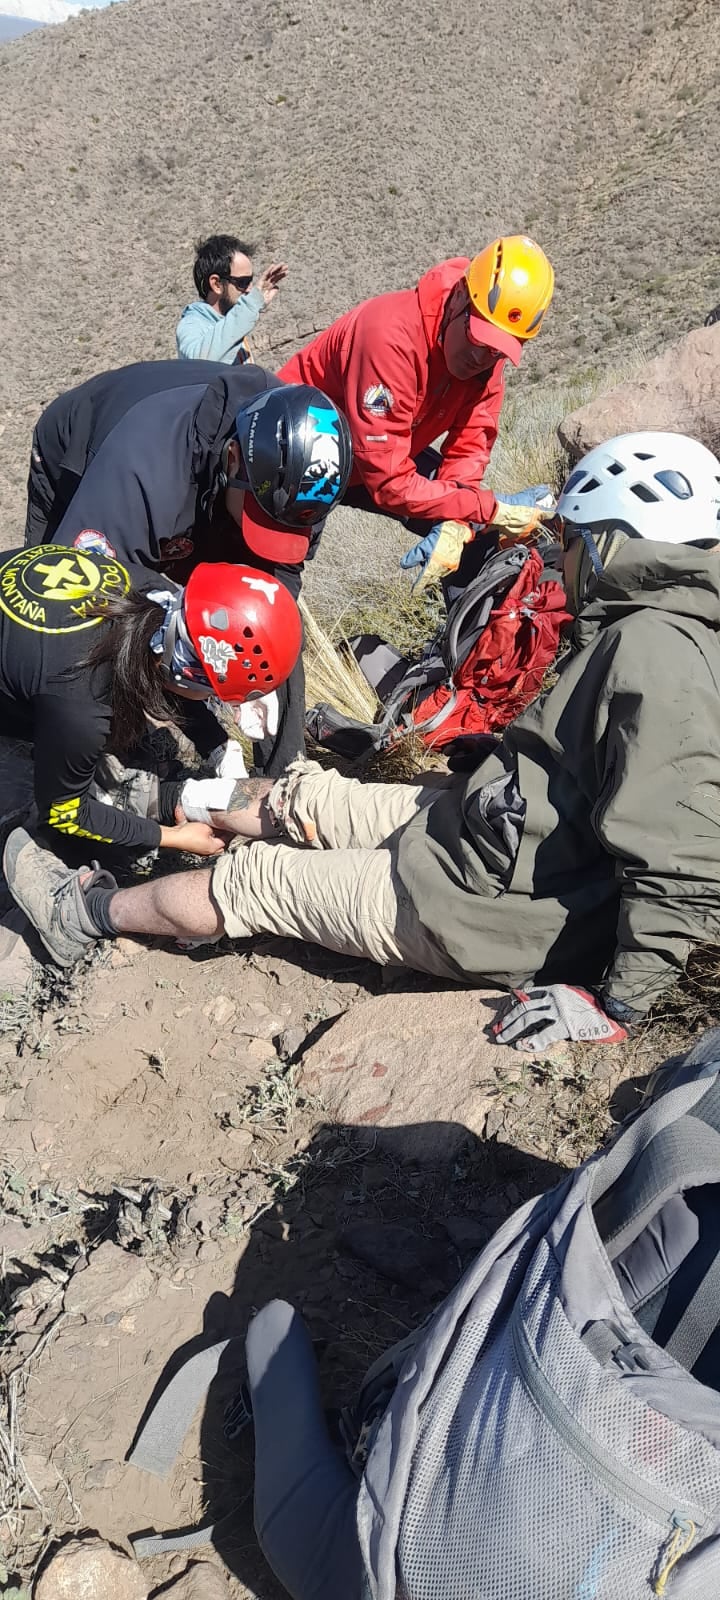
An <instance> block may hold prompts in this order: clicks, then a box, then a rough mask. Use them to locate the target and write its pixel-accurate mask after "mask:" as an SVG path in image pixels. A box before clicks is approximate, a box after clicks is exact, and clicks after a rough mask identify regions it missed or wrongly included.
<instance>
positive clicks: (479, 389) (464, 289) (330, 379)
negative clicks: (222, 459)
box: [278, 235, 554, 570]
mask: <svg viewBox="0 0 720 1600" xmlns="http://www.w3.org/2000/svg"><path fill="white" fill-rule="evenodd" d="M553 283H554V276H553V269H552V267H551V265H550V263H549V261H548V259H547V257H546V256H545V254H544V252H543V251H542V250H541V249H540V247H539V245H537V244H535V243H534V242H533V240H532V239H528V238H525V237H524V236H521V235H514V236H511V237H507V238H502V239H496V240H495V241H494V242H493V243H492V244H490V245H488V246H487V248H486V249H485V250H483V251H482V252H481V254H480V255H477V256H475V258H474V259H473V260H472V261H470V260H468V258H467V257H466V256H457V257H454V258H453V259H452V260H450V261H443V262H441V263H440V265H439V266H437V267H432V268H431V270H430V271H429V272H426V273H425V274H424V275H423V277H422V278H421V279H420V281H419V283H418V284H417V285H416V287H415V288H414V289H403V290H400V292H399V293H397V294H384V295H378V296H377V297H376V298H375V299H372V300H365V301H364V302H363V303H362V304H361V305H359V306H356V307H355V309H354V310H353V311H348V312H346V314H345V316H343V317H340V318H339V319H338V321H337V322H334V323H333V324H332V326H331V327H329V328H327V329H326V330H325V332H324V333H321V334H319V335H318V337H317V338H316V339H313V341H312V342H311V343H310V344H309V345H306V346H305V348H304V349H303V350H301V351H299V353H298V354H297V355H296V356H293V357H292V359H291V360H290V361H288V362H287V363H286V365H285V366H284V367H282V368H281V369H280V372H279V374H278V376H279V377H281V378H282V379H283V380H284V381H285V382H286V383H313V384H317V385H318V386H320V387H321V388H323V389H324V390H325V392H326V393H327V394H328V395H329V396H330V398H331V399H332V400H333V402H334V404H335V405H337V406H341V407H342V409H343V410H344V412H345V415H346V416H347V418H348V421H349V424H350V431H351V435H352V442H353V453H354V462H355V467H354V472H353V477H352V478H351V486H352V485H353V484H355V485H358V484H360V485H362V486H364V489H365V490H366V491H367V494H368V495H369V497H370V502H371V504H372V505H373V506H374V507H375V508H376V509H377V510H379V511H384V512H386V513H387V514H388V515H390V516H394V517H399V518H401V519H403V520H405V521H408V522H415V521H416V520H417V519H420V520H421V521H424V522H425V523H427V524H438V523H442V522H445V521H446V520H447V519H452V520H453V521H455V522H460V523H463V524H470V523H480V524H483V525H486V524H493V525H495V526H498V527H501V528H503V529H505V531H506V533H507V534H509V535H510V537H511V538H517V537H521V536H522V535H524V534H527V533H528V532H531V531H532V530H533V528H534V527H536V526H537V524H538V522H539V521H540V520H541V513H540V511H538V510H537V509H536V508H535V507H528V506H523V505H516V504H513V505H507V504H505V503H503V502H499V501H498V500H497V499H496V497H495V495H494V494H493V492H492V490H491V489H487V488H484V487H483V482H482V479H483V473H484V471H485V468H486V467H487V464H488V461H489V459H490V452H491V450H492V447H493V444H494V442H495V438H496V435H497V427H498V418H499V415H500V409H501V406H502V402H503V393H504V377H503V371H504V366H505V362H506V361H511V362H512V364H513V365H514V366H517V365H518V364H519V361H520V358H521V355H522V350H523V344H524V342H525V341H526V340H528V339H534V338H535V336H536V335H537V333H538V332H539V330H540V327H541V325H542V320H543V316H544V313H545V311H546V310H547V307H548V305H549V303H550V300H551V297H552V292H553ZM443 433H444V434H445V439H444V442H443V444H442V446H441V450H440V461H439V465H437V470H436V472H435V475H434V477H433V478H432V479H431V478H428V477H427V476H425V475H424V472H423V470H422V468H423V466H425V467H426V470H427V463H426V462H423V461H422V460H420V459H419V458H421V457H422V454H423V452H425V451H427V449H428V447H429V446H430V445H431V444H432V443H433V441H434V440H435V439H437V438H438V436H439V435H440V434H443ZM346 498H348V499H349V501H350V503H356V504H357V503H360V501H359V500H358V499H357V498H355V497H354V496H353V493H352V487H351V490H350V493H349V495H348V496H347V497H346ZM422 531H427V530H426V529H424V530H422ZM467 537H468V539H469V538H471V537H472V530H471V529H470V528H469V527H468V528H467ZM461 553H462V544H461V545H460V554H461ZM456 565H457V563H456ZM446 570H452V569H450V568H448V569H446Z"/></svg>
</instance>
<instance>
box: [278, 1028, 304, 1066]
mask: <svg viewBox="0 0 720 1600" xmlns="http://www.w3.org/2000/svg"><path fill="white" fill-rule="evenodd" d="M306 1039H307V1029H306V1028H299V1027H294V1028H284V1029H283V1032H282V1033H281V1035H280V1052H281V1054H282V1055H283V1056H284V1057H285V1059H286V1061H292V1060H293V1058H294V1057H295V1056H297V1055H299V1054H300V1051H301V1050H302V1047H303V1045H304V1043H305V1040H306Z"/></svg>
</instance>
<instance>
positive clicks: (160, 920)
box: [110, 871, 224, 939]
mask: <svg viewBox="0 0 720 1600" xmlns="http://www.w3.org/2000/svg"><path fill="white" fill-rule="evenodd" d="M211 878H212V873H211V872H201V871H198V872H176V873H174V874H173V876H172V877H170V878H155V879H153V880H152V881H151V882H150V883H143V884H140V885H138V887H137V889H118V892H117V894H114V895H113V897H112V900H111V901H110V916H111V918H112V922H113V926H114V927H115V928H116V929H117V931H118V933H147V934H155V935H157V936H159V937H161V938H174V939H203V938H208V937H213V936H216V935H218V934H221V933H222V932H223V928H224V923H223V919H222V917H221V915H220V913H219V911H218V910H217V907H216V905H215V902H214V900H213V898H212V895H211V893H210V880H211Z"/></svg>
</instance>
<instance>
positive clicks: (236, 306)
mask: <svg viewBox="0 0 720 1600" xmlns="http://www.w3.org/2000/svg"><path fill="white" fill-rule="evenodd" d="M252 248H253V247H252V245H248V244H244V243H243V241H242V239H236V238H235V237H234V236H233V235H232V234H229V233H214V234H212V235H211V237H210V238H209V239H204V240H201V242H200V243H199V244H198V246H197V254H196V257H195V265H194V267H193V277H194V279H195V287H196V289H197V292H198V294H199V295H200V297H201V298H200V299H199V300H193V302H192V304H191V305H189V306H186V307H185V310H184V311H183V314H182V316H181V318H180V321H179V323H178V325H177V329H176V334H175V337H176V340H177V352H178V355H179V357H180V359H181V360H183V361H193V360H195V361H198V360H200V361H224V362H225V363H226V364H227V365H228V366H232V365H233V364H234V363H235V362H239V363H242V362H243V361H249V360H250V359H251V357H250V351H249V350H248V347H247V344H246V338H247V335H248V334H249V333H252V330H253V328H254V327H255V324H256V322H257V320H258V317H259V316H260V314H261V312H263V311H265V310H266V309H267V307H268V306H269V305H270V304H271V303H272V301H273V300H274V299H275V296H276V294H277V292H278V289H279V288H280V285H281V283H282V281H283V279H284V278H285V277H286V276H287V267H286V266H285V265H284V263H283V262H276V263H274V265H272V266H270V267H267V268H266V270H265V271H264V273H263V275H262V277H261V279H260V281H259V283H258V285H257V287H256V288H255V287H253V266H252V261H251V259H250V257H251V254H252Z"/></svg>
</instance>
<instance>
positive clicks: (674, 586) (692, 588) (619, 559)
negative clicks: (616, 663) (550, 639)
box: [573, 539, 720, 645]
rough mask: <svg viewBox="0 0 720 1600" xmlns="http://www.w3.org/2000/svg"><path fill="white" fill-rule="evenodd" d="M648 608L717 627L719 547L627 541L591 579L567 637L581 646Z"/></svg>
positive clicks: (719, 620) (719, 616) (719, 611)
mask: <svg viewBox="0 0 720 1600" xmlns="http://www.w3.org/2000/svg"><path fill="white" fill-rule="evenodd" d="M648 609H650V610H652V611H664V612H666V613H667V614H668V615H672V616H676V617H689V618H692V619H693V621H696V622H704V623H705V624H706V625H707V627H709V628H715V629H720V550H699V549H698V548H697V546H695V545H691V544H660V543H656V542H655V541H653V540H651V539H628V540H627V543H626V544H624V545H623V547H622V549H621V550H618V552H617V554H616V555H615V556H614V557H613V559H612V561H611V562H610V563H609V565H608V566H607V567H606V568H605V570H604V572H603V574H602V577H600V578H599V579H598V580H597V583H596V584H595V586H594V588H593V592H592V597H591V599H590V600H589V601H588V602H587V604H586V605H584V606H583V608H582V611H581V613H580V616H579V618H578V621H577V623H576V624H575V627H574V629H573V638H574V640H575V642H576V643H578V644H580V645H585V644H587V643H589V641H590V639H591V638H592V636H593V635H594V634H595V633H596V632H597V631H598V629H599V628H603V627H607V625H608V624H609V623H611V622H617V621H619V620H620V619H621V618H622V617H623V616H628V615H630V614H631V613H632V612H634V611H640V610H648Z"/></svg>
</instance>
